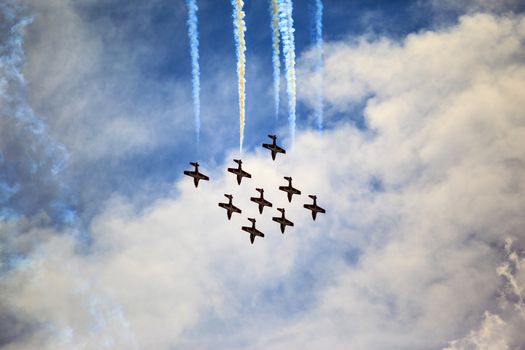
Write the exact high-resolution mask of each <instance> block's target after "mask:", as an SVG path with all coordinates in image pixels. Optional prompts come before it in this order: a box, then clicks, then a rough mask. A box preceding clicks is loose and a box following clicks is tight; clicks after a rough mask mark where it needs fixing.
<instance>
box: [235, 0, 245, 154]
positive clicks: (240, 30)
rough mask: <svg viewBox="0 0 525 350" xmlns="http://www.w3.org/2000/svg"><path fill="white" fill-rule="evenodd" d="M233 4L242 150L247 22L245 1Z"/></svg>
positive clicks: (237, 0)
mask: <svg viewBox="0 0 525 350" xmlns="http://www.w3.org/2000/svg"><path fill="white" fill-rule="evenodd" d="M232 5H233V32H234V38H235V48H236V51H237V77H238V84H239V87H238V90H239V150H240V152H242V144H243V141H244V112H245V100H246V94H245V83H246V80H245V69H246V56H245V52H246V42H245V40H244V32H245V31H246V23H245V22H244V16H245V14H244V11H243V9H242V8H243V6H244V1H242V0H232Z"/></svg>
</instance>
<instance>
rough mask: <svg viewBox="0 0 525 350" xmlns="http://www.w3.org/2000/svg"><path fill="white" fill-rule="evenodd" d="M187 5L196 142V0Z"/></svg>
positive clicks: (198, 104)
mask: <svg viewBox="0 0 525 350" xmlns="http://www.w3.org/2000/svg"><path fill="white" fill-rule="evenodd" d="M186 4H187V6H188V36H189V39H190V55H191V74H192V93H193V109H194V113H195V137H196V138H197V144H199V141H200V129H201V116H200V114H201V101H200V89H201V86H200V67H199V30H198V23H199V22H198V18H197V10H198V9H199V8H198V7H197V0H187V2H186Z"/></svg>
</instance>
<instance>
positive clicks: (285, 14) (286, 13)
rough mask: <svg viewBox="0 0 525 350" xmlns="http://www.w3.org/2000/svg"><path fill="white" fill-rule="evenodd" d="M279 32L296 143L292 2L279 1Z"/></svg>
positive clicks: (292, 138)
mask: <svg viewBox="0 0 525 350" xmlns="http://www.w3.org/2000/svg"><path fill="white" fill-rule="evenodd" d="M278 4H279V30H280V32H281V38H282V45H283V54H284V67H285V71H286V92H287V95H288V121H289V124H290V139H291V142H292V145H293V143H294V141H295V106H296V97H295V96H296V95H295V39H294V31H295V29H294V28H293V18H292V10H293V7H292V1H291V0H279V1H278Z"/></svg>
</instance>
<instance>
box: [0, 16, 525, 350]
mask: <svg viewBox="0 0 525 350" xmlns="http://www.w3.org/2000/svg"><path fill="white" fill-rule="evenodd" d="M524 28H525V21H524V19H523V17H521V16H513V17H495V16H491V15H475V16H468V17H463V18H462V19H461V21H460V23H459V24H458V25H457V26H455V27H452V28H447V29H444V30H442V31H439V32H426V33H421V34H414V35H411V36H409V37H408V38H407V39H406V40H405V41H404V42H403V43H402V44H397V43H394V42H391V41H389V40H388V39H382V40H380V41H377V42H366V41H359V42H358V43H353V44H348V43H344V42H343V43H332V44H330V45H327V47H326V55H327V56H326V62H327V66H326V74H327V76H326V78H325V82H326V83H327V86H326V89H325V93H326V101H327V102H328V104H329V105H330V106H331V108H332V111H339V112H344V111H345V110H346V109H347V108H348V107H349V106H351V104H352V103H354V102H356V101H358V100H360V99H361V98H363V97H364V96H367V95H369V94H371V95H373V97H372V98H371V99H370V100H369V101H368V103H367V105H366V108H365V111H364V113H365V117H366V121H367V123H368V126H369V127H370V130H368V131H359V130H356V129H355V128H353V127H351V126H349V125H340V127H338V128H337V129H335V130H330V131H326V132H325V133H324V134H323V135H322V136H320V135H318V134H316V133H311V132H304V133H300V134H299V135H298V138H297V143H296V146H295V149H294V151H293V152H289V154H287V155H286V157H282V158H279V159H278V160H277V161H276V162H272V161H271V160H270V159H269V155H268V154H266V153H263V152H262V150H261V151H258V152H256V154H247V155H245V156H244V159H245V166H246V169H247V170H249V171H251V172H252V173H253V175H254V177H253V179H251V181H246V183H244V182H243V185H242V186H241V187H238V186H237V185H236V184H235V182H234V179H233V177H232V176H229V175H225V173H224V170H225V169H224V168H225V167H227V166H229V164H228V162H226V164H219V165H217V166H213V167H208V168H207V166H206V164H203V169H202V170H203V171H205V172H206V171H208V172H209V175H210V177H211V178H212V181H211V182H209V183H201V185H200V186H199V188H198V189H195V188H194V187H193V184H192V182H191V181H190V180H189V179H187V178H185V179H181V180H180V181H179V182H177V183H176V184H175V187H174V189H173V193H172V195H170V196H169V198H167V199H163V200H159V201H157V202H156V203H154V204H152V205H151V206H150V207H148V208H145V209H143V210H137V209H136V208H134V207H133V204H132V203H127V202H126V201H125V200H123V199H119V198H114V199H113V200H111V201H109V202H108V203H107V205H106V206H105V208H102V209H101V214H100V215H98V216H97V217H96V218H95V219H94V220H93V222H92V225H91V228H90V229H91V232H93V237H94V243H93V246H92V247H91V252H89V253H88V254H79V253H76V252H75V249H74V248H75V247H74V245H73V242H72V240H71V238H70V237H69V236H67V235H55V234H51V233H49V232H42V231H41V230H38V229H33V230H30V231H29V232H26V233H25V234H24V235H20V240H23V241H25V242H32V238H33V237H48V239H47V240H44V243H40V244H37V245H36V246H34V247H31V245H30V244H29V245H28V246H29V247H30V248H25V247H26V246H21V247H20V249H21V250H23V249H29V251H30V252H31V254H30V255H31V258H32V259H31V262H30V263H28V264H27V265H25V266H22V267H20V268H18V269H16V270H13V271H11V273H10V274H9V276H6V278H4V279H2V281H0V286H1V288H2V290H5V291H6V292H5V293H3V294H2V299H3V302H4V303H8V304H9V305H10V307H11V308H12V310H14V311H15V312H16V314H17V315H18V316H19V318H20V319H22V320H25V321H26V322H29V323H31V324H32V325H34V326H33V327H34V329H33V331H32V332H30V336H28V335H27V334H24V336H23V337H19V338H15V340H13V341H12V342H11V344H10V345H8V346H7V348H8V349H31V348H36V347H37V346H38V348H40V349H46V348H48V349H60V348H68V349H70V348H75V347H78V348H87V349H90V348H104V347H108V348H116V349H129V348H133V347H136V348H152V349H169V348H177V347H185V348H202V349H204V348H252V349H321V348H330V349H348V347H349V346H351V347H352V348H353V349H427V348H428V349H430V348H432V349H434V348H440V347H446V346H447V344H449V341H451V340H453V339H460V338H462V337H465V336H467V337H468V336H469V334H474V333H469V332H470V331H471V330H472V329H478V328H479V329H480V331H477V333H475V334H488V335H486V336H485V335H483V337H485V338H490V341H491V343H490V344H503V342H505V344H511V343H512V342H515V341H516V340H515V339H512V337H513V335H512V334H514V333H509V334H511V335H509V338H505V339H504V340H501V339H498V338H497V334H498V332H497V329H499V328H498V327H503V326H504V325H505V324H514V323H516V322H517V321H516V320H514V319H506V318H504V317H503V316H501V317H500V316H498V315H497V314H495V313H486V310H495V309H497V307H499V305H498V300H497V299H496V298H495V297H494V296H495V295H496V293H497V291H499V290H502V288H503V289H504V288H505V286H506V285H507V284H505V283H502V282H501V280H500V277H499V276H498V274H497V267H498V266H500V260H501V258H502V255H503V249H501V247H502V246H503V244H504V237H507V236H514V237H516V244H517V245H518V246H520V245H522V244H523V239H524V237H523V228H524V227H525V219H524V218H523V215H522V213H523V212H524V209H525V203H524V200H523V198H525V197H524V195H523V188H522V184H523V183H524V180H525V178H524V177H525V172H524V171H523V170H524V167H525V159H524V156H523V151H522V150H523V149H525V145H524V141H523V140H524V139H523V135H524V134H525V114H524V112H523V108H522V102H521V101H524V100H525V96H524V95H525V89H524V85H525V66H524V64H523V62H522V60H521V57H523V53H524V52H525V48H524V47H523V42H524V40H523V39H524V37H525V30H524ZM305 60H306V62H303V66H302V69H300V70H299V72H300V76H299V77H300V78H301V80H300V81H301V82H302V83H303V84H304V85H303V87H302V88H301V89H300V92H303V93H304V92H307V91H310V90H311V91H314V89H312V88H311V86H309V85H308V82H309V81H312V79H311V77H310V76H309V74H310V72H309V71H308V62H307V60H308V57H306V58H305ZM301 98H302V99H303V100H306V101H308V98H309V96H307V95H303V96H301ZM232 157H233V155H229V156H228V157H227V158H228V159H230V158H232ZM203 163H204V162H203ZM230 175H231V174H230ZM282 175H292V176H293V178H294V184H296V185H297V187H299V188H300V189H301V190H303V195H302V197H301V200H300V201H297V202H296V201H295V200H294V202H293V203H292V205H291V206H289V205H288V203H287V202H286V200H285V198H284V195H283V194H282V193H280V192H279V191H277V190H276V189H277V186H278V185H279V184H281V183H284V180H283V179H282ZM374 179H375V181H376V182H380V183H381V186H379V189H374V187H373V186H372V181H373V180H374ZM256 185H257V186H258V185H262V186H263V187H264V188H265V189H267V195H268V198H269V199H270V200H272V201H275V203H274V206H277V205H283V206H285V207H287V208H289V210H287V216H289V217H290V218H292V220H293V221H295V223H296V226H295V227H294V228H293V230H290V232H288V231H287V232H286V234H285V235H281V234H280V232H279V231H278V227H277V226H276V225H274V223H273V222H271V219H270V218H271V216H272V214H275V211H271V212H265V213H264V214H263V217H262V218H260V217H259V216H258V214H257V212H256V208H255V206H254V205H253V203H250V202H249V200H248V198H249V197H250V196H252V195H255V193H254V192H255V191H254V190H253V188H254V187H255V186H256ZM230 191H231V192H233V194H234V199H235V200H236V201H238V203H239V206H240V207H241V208H243V215H242V216H240V215H236V216H235V215H234V217H233V218H232V220H231V221H227V220H226V215H225V213H224V212H223V210H222V209H221V208H219V207H218V206H217V202H218V201H221V200H222V199H223V198H224V197H222V194H223V193H229V192H230ZM309 193H317V194H318V195H319V204H320V205H321V206H323V207H325V208H326V209H327V213H326V215H321V216H320V218H319V219H318V220H317V221H316V222H312V221H311V218H310V216H309V214H308V213H307V212H306V211H305V210H304V209H303V208H302V206H301V205H302V203H303V202H304V201H305V195H306V194H309ZM248 216H255V217H257V218H258V222H257V224H258V227H260V228H261V229H262V230H263V231H264V232H266V233H267V236H266V237H265V238H264V239H262V240H256V242H255V244H254V245H253V246H252V245H250V244H249V240H248V237H247V235H246V234H245V233H244V232H242V231H240V226H241V225H246V224H247V223H248V222H247V220H246V219H245V218H246V217H248ZM3 224H4V223H3ZM7 232H10V230H5V231H3V233H2V234H3V235H5V234H7ZM40 239H42V238H40ZM13 244H18V243H13ZM500 271H503V270H500ZM500 274H501V273H500ZM519 276H521V275H519ZM520 278H521V277H520ZM521 285H523V284H521ZM297 300H300V302H299V303H301V305H297V304H294V303H297ZM508 302H509V303H510V304H514V299H512V298H510V299H509V300H508ZM290 305H295V306H297V307H296V309H292V308H290ZM480 324H481V326H480ZM487 327H495V329H496V331H495V332H493V333H491V332H488V331H487V332H485V331H483V329H485V328H487ZM36 344H38V345H36ZM456 344H457V343H456Z"/></svg>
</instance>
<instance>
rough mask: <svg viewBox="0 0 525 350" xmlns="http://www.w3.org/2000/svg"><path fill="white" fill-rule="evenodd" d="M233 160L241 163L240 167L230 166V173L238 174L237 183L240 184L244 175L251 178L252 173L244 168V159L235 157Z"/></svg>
mask: <svg viewBox="0 0 525 350" xmlns="http://www.w3.org/2000/svg"><path fill="white" fill-rule="evenodd" d="M233 161H234V162H235V163H237V164H239V167H238V168H228V171H229V172H230V173H233V174H235V175H237V183H238V184H239V185H240V184H241V180H242V178H243V177H247V178H251V177H252V175H251V174H249V173H247V172H246V171H244V170H242V160H240V159H234V160H233Z"/></svg>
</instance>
